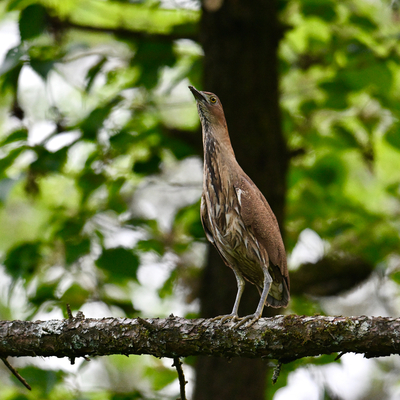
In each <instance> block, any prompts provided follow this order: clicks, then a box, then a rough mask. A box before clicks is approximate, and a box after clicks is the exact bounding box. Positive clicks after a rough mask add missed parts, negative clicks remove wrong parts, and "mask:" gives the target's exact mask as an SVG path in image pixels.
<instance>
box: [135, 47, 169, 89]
mask: <svg viewBox="0 0 400 400" xmlns="http://www.w3.org/2000/svg"><path fill="white" fill-rule="evenodd" d="M175 61H176V57H175V53H174V50H173V42H172V41H171V42H167V41H162V42H161V41H160V42H152V41H147V40H143V41H140V42H139V45H138V48H137V51H136V54H135V56H134V58H133V60H132V63H131V64H132V66H139V67H140V71H141V74H140V77H139V80H138V82H137V85H144V86H145V87H146V88H147V89H151V88H153V87H154V86H155V85H156V84H157V82H158V74H159V71H160V68H161V67H165V66H172V65H173V64H174V63H175Z"/></svg>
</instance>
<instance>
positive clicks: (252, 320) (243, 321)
mask: <svg viewBox="0 0 400 400" xmlns="http://www.w3.org/2000/svg"><path fill="white" fill-rule="evenodd" d="M260 317H261V316H260V315H257V314H250V315H247V316H246V317H242V318H238V320H239V322H238V323H237V324H235V325H233V326H232V329H238V328H240V327H241V326H243V325H244V324H246V328H250V326H252V325H253V324H254V323H255V322H257V321H258V320H259V319H260ZM248 321H250V322H248ZM247 322H248V323H247Z"/></svg>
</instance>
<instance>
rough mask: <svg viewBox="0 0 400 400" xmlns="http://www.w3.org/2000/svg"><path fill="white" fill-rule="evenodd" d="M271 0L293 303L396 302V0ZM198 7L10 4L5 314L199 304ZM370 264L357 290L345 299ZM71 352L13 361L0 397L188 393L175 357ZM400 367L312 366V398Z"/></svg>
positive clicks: (29, 0) (375, 308)
mask: <svg viewBox="0 0 400 400" xmlns="http://www.w3.org/2000/svg"><path fill="white" fill-rule="evenodd" d="M278 3H279V13H280V15H279V17H280V20H281V23H282V26H284V27H285V35H284V38H283V39H282V41H281V45H280V50H279V56H280V81H281V106H282V113H283V128H284V132H285V135H286V138H287V143H288V146H289V149H290V151H291V154H292V159H291V160H292V161H291V166H290V170H289V174H288V196H287V203H286V223H285V227H284V229H285V241H286V246H287V251H288V254H289V264H290V267H291V269H292V282H293V294H294V295H293V300H292V302H291V306H290V308H289V309H288V311H287V312H288V313H290V312H296V313H299V314H313V313H314V312H320V313H336V314H337V313H341V314H346V313H353V314H372V315H378V314H379V315H398V310H399V306H400V304H399V301H398V298H399V297H398V294H399V290H398V286H397V285H398V284H399V283H400V264H399V260H400V258H399V255H400V254H399V252H400V237H399V230H400V125H399V118H400V65H399V52H400V46H399V38H400V14H399V11H398V6H399V5H398V3H397V1H393V2H389V1H366V0H346V1H334V0H287V1H284V0H280V1H279V2H278ZM200 14H201V10H200V4H199V3H198V2H197V1H195V0H193V1H191V0H187V1H184V0H181V1H178V0H175V1H173V0H171V1H168V0H165V1H161V2H159V1H153V0H149V1H132V2H130V1H122V0H121V1H116V0H114V1H97V0H80V1H74V0H64V1H62V2H61V1H60V2H57V1H51V0H41V1H34V0H8V1H3V2H1V4H0V16H1V22H0V43H1V47H0V51H1V54H0V55H1V56H2V57H1V60H2V61H1V65H0V91H1V96H0V146H1V147H0V226H1V229H0V257H1V266H0V319H9V320H12V319H49V318H62V317H63V316H64V317H65V313H66V311H65V304H66V303H68V304H70V305H71V308H72V309H73V310H74V311H76V310H82V311H83V312H84V313H85V315H86V316H88V317H103V316H121V317H135V316H138V315H140V316H144V317H164V316H167V315H168V314H170V313H171V312H173V313H175V314H178V315H181V316H187V317H193V316H196V313H197V311H198V303H197V301H196V298H197V293H198V285H199V279H198V278H199V274H200V273H201V268H202V266H203V265H204V262H205V254H206V251H207V244H206V241H205V239H204V235H203V231H202V228H201V224H200V220H199V197H200V193H201V185H202V176H201V151H202V149H201V145H202V143H201V135H200V132H199V123H198V117H197V112H196V108H195V105H194V101H193V99H192V98H191V94H190V92H189V91H188V90H187V85H188V84H193V85H195V86H196V87H199V88H201V89H203V88H202V87H201V81H202V58H203V53H202V49H201V47H200V45H199V44H198V35H199V29H200V26H199V20H200ZM266 79H268V77H266ZM204 89H207V88H204ZM222 102H223V99H222ZM249 156H250V155H249ZM327 265H328V266H329V268H328V270H329V271H333V272H332V273H331V272H329V271H328V270H327V269H324V266H325V267H326V266H327ZM304 266H307V268H304ZM313 266H314V269H313ZM356 267H357V268H358V270H357V271H358V272H357V271H356ZM327 271H328V272H327ZM305 274H306V275H307V274H308V275H309V276H306V277H305ZM329 274H331V275H332V274H333V278H332V276H331V275H329ZM357 274H358V275H357ZM328 275H329V276H328ZM354 276H356V277H355V278H354V279H353V278H352V277H354ZM313 277H318V278H316V281H317V282H314V286H312V285H311V284H310V281H312V278H313ZM328 277H329V282H328ZM335 277H336V278H335ZM368 277H369V278H368ZM367 278H368V280H367V281H366V282H365V283H364V284H363V285H362V287H363V290H360V289H359V290H358V291H356V292H354V291H353V293H350V294H345V296H344V297H343V296H341V297H336V296H334V295H337V294H340V293H341V294H343V291H345V290H349V289H352V288H354V285H356V284H357V285H359V284H360V282H361V281H363V280H365V279H367ZM335 279H336V280H335ZM332 282H334V283H332ZM328 283H329V284H328ZM302 284H303V286H301V285H302ZM318 285H319V286H318ZM332 285H333V286H332ZM335 285H336V286H335ZM327 296H329V297H327ZM350 305H351V306H352V307H353V308H351V307H350ZM396 313H397V314H396ZM64 361H65V360H52V359H50V360H31V359H29V360H25V359H24V360H15V362H16V363H17V365H19V366H20V369H21V371H20V372H21V373H22V375H23V376H24V377H25V378H26V379H27V380H28V381H29V382H30V384H31V385H32V387H33V389H34V390H33V392H32V393H26V391H25V389H24V388H21V387H20V385H19V384H18V383H17V382H16V381H14V380H13V378H11V377H10V376H9V373H8V371H7V370H5V369H1V370H0V381H1V386H2V389H1V392H0V398H1V399H10V400H11V399H30V398H32V399H33V398H35V399H36V398H38V393H40V398H42V399H57V398H62V399H96V400H97V399H99V400H100V399H107V400H108V399H110V400H111V399H112V400H124V399H136V398H137V399H155V398H165V399H166V398H171V399H173V398H176V397H177V394H178V387H177V382H176V375H175V372H174V370H173V369H172V368H171V364H172V361H171V360H158V359H155V358H151V357H130V358H129V359H127V358H123V357H118V356H114V357H108V358H104V359H95V360H92V361H91V362H90V363H87V362H82V361H80V360H77V364H76V365H74V366H70V365H68V362H67V361H65V362H64ZM186 361H187V363H186V366H185V369H186V370H185V372H186V375H187V378H188V380H189V381H193V371H192V369H191V367H190V365H192V364H193V360H191V359H189V360H186ZM332 361H333V357H322V358H321V359H320V360H319V361H315V360H304V361H302V362H297V363H296V364H293V365H291V367H289V368H287V369H286V370H285V371H284V372H283V373H282V377H281V379H280V380H279V381H278V385H277V386H276V387H273V388H272V387H269V389H268V393H266V398H269V399H270V398H272V397H274V396H275V398H287V397H285V396H290V389H289V388H290V387H293V385H294V384H293V381H294V379H295V378H293V379H292V384H291V385H290V383H291V382H290V374H291V373H292V372H293V371H295V370H296V369H297V368H300V367H301V366H303V367H304V366H305V365H308V364H309V363H311V362H313V363H315V362H316V363H317V364H328V365H331V364H330V363H332ZM335 365H336V366H335V368H336V367H337V363H335ZM325 367H326V366H325ZM399 368H400V365H399V362H398V361H397V360H395V359H392V358H390V359H388V360H387V361H386V362H383V361H377V362H375V364H374V366H373V367H370V369H369V370H368V371H369V373H372V372H371V371H374V374H375V375H374V376H375V378H374V379H375V380H374V382H372V383H374V387H373V389H371V388H372V386H371V385H372V383H371V380H369V382H364V383H363V388H362V389H360V390H359V392H357V393H358V394H357V393H356V394H354V391H353V394H354V395H353V397H348V395H345V394H340V387H339V389H338V388H336V389H332V385H333V383H332V382H329V381H328V380H327V379H322V380H321V379H319V380H317V379H316V378H315V374H316V373H315V371H316V370H313V371H314V372H313V373H312V374H309V375H308V379H309V380H311V381H313V380H314V382H313V384H314V386H313V387H314V388H315V387H316V388H317V389H316V390H317V397H315V396H314V397H312V394H310V393H312V392H310V393H309V394H308V396H306V397H305V398H308V399H312V398H331V397H330V396H332V393H335V395H336V396H337V397H335V398H352V399H353V398H354V399H355V398H363V399H364V398H365V399H366V398H370V397H368V396H367V395H365V393H366V391H367V390H369V393H372V394H371V396H372V395H374V394H376V393H378V394H379V398H395V397H393V396H395V395H396V393H397V392H396V390H397V389H396V385H398V383H399V381H398V378H397V379H395V378H393V374H394V372H396V371H397V373H398V372H399ZM319 371H322V372H319V374H323V373H324V372H323V371H324V370H323V369H320V370H319ZM377 371H378V372H377ZM313 374H314V375H313ZM292 376H294V375H292ZM297 376H298V375H297ZM310 376H311V378H310ZM397 376H398V374H397ZM288 377H289V378H288ZM313 377H314V378H315V379H314V378H313ZM317 381H318V382H317ZM384 382H386V383H384ZM388 382H390V384H388ZM287 383H288V386H287V388H286V389H285V390H286V391H285V390H284V389H282V390H279V389H280V388H282V387H284V386H285V385H286V384H287ZM306 383H307V382H306V380H303V384H304V385H305V384H306ZM368 385H369V386H368ZM368 388H369V389H368ZM296 390H297V393H299V388H297V389H296ZM309 390H311V389H309ZM313 390H314V389H313ZM335 390H336V392H335ZM363 390H364V391H363ZM189 391H190V387H189ZM338 391H339V392H338ZM360 393H361V394H360ZM321 396H322V397H321ZM338 396H339V397H338ZM340 396H341V397H340ZM346 396H347V397H346ZM357 396H358V397H357ZM363 396H364V397H363ZM382 396H383V397H382ZM385 396H386V397H385ZM292 398H293V396H292ZM294 398H296V397H294ZM371 398H372V397H371Z"/></svg>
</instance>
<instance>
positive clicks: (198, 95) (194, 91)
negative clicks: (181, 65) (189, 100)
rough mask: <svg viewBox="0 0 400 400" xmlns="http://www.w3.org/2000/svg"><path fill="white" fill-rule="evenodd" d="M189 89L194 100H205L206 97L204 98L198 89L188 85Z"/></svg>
mask: <svg viewBox="0 0 400 400" xmlns="http://www.w3.org/2000/svg"><path fill="white" fill-rule="evenodd" d="M189 89H190V91H191V92H192V93H193V96H194V98H195V99H196V101H202V102H204V101H205V102H207V99H206V98H205V96H204V94H203V93H201V92H200V91H199V90H197V89H196V88H195V87H194V86H189Z"/></svg>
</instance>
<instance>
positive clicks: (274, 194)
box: [194, 0, 288, 400]
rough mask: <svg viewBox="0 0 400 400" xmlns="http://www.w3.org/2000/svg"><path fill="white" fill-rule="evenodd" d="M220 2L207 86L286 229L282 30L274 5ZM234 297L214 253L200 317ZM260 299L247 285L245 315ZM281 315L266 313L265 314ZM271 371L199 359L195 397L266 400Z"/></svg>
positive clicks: (224, 307)
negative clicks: (280, 60) (280, 89)
mask: <svg viewBox="0 0 400 400" xmlns="http://www.w3.org/2000/svg"><path fill="white" fill-rule="evenodd" d="M221 2H222V1H219V0H204V2H203V14H202V22H201V43H202V45H203V49H204V53H205V57H204V87H203V89H204V90H207V91H211V92H214V93H216V94H217V95H218V96H219V98H220V99H221V102H222V104H223V107H224V110H225V115H226V119H227V122H228V128H229V132H230V136H231V140H232V145H233V148H234V151H235V153H236V158H237V160H238V162H239V164H240V165H241V166H242V168H243V169H244V171H245V172H246V173H247V174H248V175H249V176H250V178H251V179H252V180H253V181H254V183H255V184H256V185H257V186H258V187H259V189H260V190H261V191H262V192H263V194H264V195H265V197H266V198H267V200H268V202H269V204H270V205H271V207H272V209H273V211H274V212H275V215H276V217H277V219H278V222H279V224H280V226H281V227H282V222H283V217H284V203H285V194H286V172H287V166H288V157H287V150H286V144H285V140H284V138H283V135H282V130H281V121H280V110H279V99H278V74H277V48H278V42H279V39H280V37H281V29H280V26H279V23H278V21H277V10H276V2H275V0H268V1H265V0H253V1H248V0H225V1H223V3H222V5H221V6H220V8H218V6H219V3H221ZM210 247H211V246H210ZM235 294H236V280H235V278H234V275H233V273H232V271H231V270H230V269H229V268H227V267H226V266H225V265H224V264H223V262H222V260H221V259H220V257H219V255H218V254H217V252H216V251H215V250H214V249H213V248H212V249H211V248H210V253H209V257H208V264H207V266H206V268H205V271H204V275H203V285H202V291H201V294H200V300H201V315H202V316H203V317H214V316H216V315H220V314H228V313H230V312H231V310H232V307H233V303H234V299H235ZM258 300H259V295H258V293H257V290H256V289H255V288H254V287H253V286H252V285H250V284H247V285H246V290H245V293H244V296H243V299H242V302H241V307H240V310H239V312H240V314H241V315H247V314H250V313H253V312H254V311H255V309H256V306H257V303H258ZM275 313H276V310H272V309H268V310H266V311H264V314H265V315H273V314H275ZM266 370H267V365H266V363H265V362H264V361H262V360H254V359H244V358H239V359H235V360H233V361H229V360H225V359H220V358H210V357H199V358H198V362H197V365H196V389H195V396H194V399H195V400H206V399H207V400H213V399H218V400H224V399H245V398H247V399H254V400H257V399H264V397H265V384H266V379H265V377H266Z"/></svg>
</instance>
